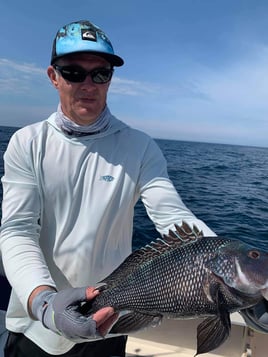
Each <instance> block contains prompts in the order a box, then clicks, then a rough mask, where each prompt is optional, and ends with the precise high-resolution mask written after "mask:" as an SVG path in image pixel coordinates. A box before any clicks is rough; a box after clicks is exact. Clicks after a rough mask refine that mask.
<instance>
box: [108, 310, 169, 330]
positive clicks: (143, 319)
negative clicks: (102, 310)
mask: <svg viewBox="0 0 268 357" xmlns="http://www.w3.org/2000/svg"><path fill="white" fill-rule="evenodd" d="M161 321H162V315H146V314H142V313H139V312H129V313H127V314H125V315H123V316H121V317H120V318H119V320H118V321H117V322H116V323H115V324H114V326H113V327H112V330H111V332H112V333H124V334H125V333H131V332H135V331H139V330H142V329H144V328H146V327H155V326H157V325H159V324H160V323H161Z"/></svg>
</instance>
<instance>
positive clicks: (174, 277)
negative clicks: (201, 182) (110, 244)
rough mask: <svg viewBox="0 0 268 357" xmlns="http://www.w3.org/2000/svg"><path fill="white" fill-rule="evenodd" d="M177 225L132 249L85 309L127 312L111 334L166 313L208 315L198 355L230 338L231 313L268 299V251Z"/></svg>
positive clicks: (144, 324)
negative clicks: (147, 243) (208, 235)
mask: <svg viewBox="0 0 268 357" xmlns="http://www.w3.org/2000/svg"><path fill="white" fill-rule="evenodd" d="M175 227H176V230H175V232H170V233H169V235H168V236H165V237H164V238H163V239H158V240H157V241H156V242H152V243H151V244H150V245H148V246H146V247H144V248H142V249H139V250H137V251H135V252H133V253H132V254H131V255H130V256H129V257H128V258H127V259H126V260H125V261H124V262H123V263H122V264H121V265H120V266H119V267H118V268H117V269H116V270H115V271H114V272H113V273H112V274H111V275H110V276H108V277H107V278H106V279H104V280H103V281H102V282H103V283H105V284H106V286H105V288H104V290H103V292H102V293H101V294H100V295H99V296H98V297H97V298H96V299H95V300H94V301H93V303H92V304H91V305H90V303H87V304H86V309H87V311H88V312H89V313H92V312H93V311H96V310H98V309H100V308H101V307H103V306H113V307H114V308H115V310H116V311H119V312H122V316H121V317H120V318H119V320H118V321H117V323H116V324H115V325H114V326H113V328H112V331H111V332H114V333H125V334H127V333H130V332H134V331H137V330H139V329H142V328H144V327H148V326H152V325H156V324H157V323H159V322H160V321H161V319H162V318H163V317H166V318H180V319H187V318H197V317H205V318H206V319H204V320H203V322H201V323H200V325H199V326H198V330H197V354H201V353H206V352H209V351H211V350H213V349H215V348H216V347H218V346H220V345H221V344H222V343H223V342H224V341H225V340H226V338H227V337H228V335H229V332H230V328H231V323H230V313H231V312H235V311H239V310H242V309H244V308H247V307H249V306H252V305H255V304H256V303H257V302H259V301H260V300H261V299H263V297H264V298H265V299H266V300H268V253H266V252H263V251H260V250H259V249H257V248H255V247H253V246H250V245H248V244H246V243H243V242H241V241H239V240H234V239H226V238H220V237H203V235H202V232H200V231H198V230H197V228H196V227H193V229H192V228H190V227H189V226H188V225H187V224H186V223H183V224H182V226H181V227H178V226H175ZM84 308H85V307H84Z"/></svg>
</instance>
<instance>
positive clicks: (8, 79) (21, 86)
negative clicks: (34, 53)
mask: <svg viewBox="0 0 268 357" xmlns="http://www.w3.org/2000/svg"><path fill="white" fill-rule="evenodd" d="M44 83H48V81H47V80H46V73H45V70H44V69H43V68H40V67H37V66H36V65H34V64H31V63H18V62H15V61H12V60H9V59H6V58H0V93H2V94H5V95H7V94H12V96H15V95H23V96H25V95H26V96H27V95H29V94H31V93H32V92H33V91H36V87H40V86H41V85H44Z"/></svg>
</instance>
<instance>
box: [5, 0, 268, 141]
mask: <svg viewBox="0 0 268 357" xmlns="http://www.w3.org/2000/svg"><path fill="white" fill-rule="evenodd" d="M79 19H88V20H90V21H92V22H93V23H95V24H97V25H98V26H100V27H101V28H102V29H103V30H104V31H105V32H106V33H107V35H108V37H109V38H110V40H111V41H112V43H113V46H114V49H115V52H116V53H118V55H120V56H122V57H123V58H124V60H125V65H124V66H123V67H120V68H117V69H116V71H115V75H114V78H113V83H112V85H111V88H110V93H109V97H108V104H109V107H110V109H111V111H112V112H113V114H114V115H116V116H117V117H118V118H119V119H121V120H123V121H125V122H127V123H128V124H130V125H131V126H134V127H136V128H139V129H141V130H144V131H145V132H147V133H148V134H150V135H151V136H153V137H154V138H167V139H176V140H190V141H205V142H216V143H227V144H228V143H231V144H242V145H256V146H268V136H267V133H268V1H267V0H263V1H262V0H251V1H249V0H165V1H161V0H159V1H157V0H135V1H132V0H113V1H111V0H102V1H100V0H91V1H89V0H84V1H80V2H79V1H69V0H56V1H55V0H46V1H40V2H39V1H33V0H27V1H21V0H13V1H1V4H0V21H1V28H2V31H1V36H0V43H1V46H0V125H10V126H24V125H27V124H30V123H33V122H37V121H40V120H43V119H45V118H47V117H48V115H49V114H50V113H51V112H53V111H55V109H56V107H57V104H58V96H57V92H56V91H55V90H54V89H53V88H52V86H51V85H50V83H49V81H48V78H47V76H46V68H47V66H48V64H49V61H50V53H51V45H52V41H53V38H54V36H55V33H56V31H57V30H58V28H59V27H61V26H62V25H64V24H66V23H68V22H71V21H73V20H79Z"/></svg>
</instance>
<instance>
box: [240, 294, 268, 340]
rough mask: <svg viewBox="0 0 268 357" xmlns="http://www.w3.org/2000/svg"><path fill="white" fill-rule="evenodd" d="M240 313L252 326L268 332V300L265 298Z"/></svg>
mask: <svg viewBox="0 0 268 357" xmlns="http://www.w3.org/2000/svg"><path fill="white" fill-rule="evenodd" d="M240 314H241V315H242V317H243V318H244V320H245V322H246V324H247V325H248V326H249V327H250V328H252V329H253V330H256V331H258V332H262V333H268V302H267V301H266V300H265V299H262V300H261V301H260V302H259V303H258V304H256V305H254V306H252V307H249V308H247V309H245V310H241V311H240Z"/></svg>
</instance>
